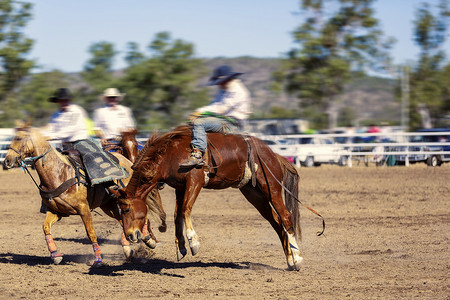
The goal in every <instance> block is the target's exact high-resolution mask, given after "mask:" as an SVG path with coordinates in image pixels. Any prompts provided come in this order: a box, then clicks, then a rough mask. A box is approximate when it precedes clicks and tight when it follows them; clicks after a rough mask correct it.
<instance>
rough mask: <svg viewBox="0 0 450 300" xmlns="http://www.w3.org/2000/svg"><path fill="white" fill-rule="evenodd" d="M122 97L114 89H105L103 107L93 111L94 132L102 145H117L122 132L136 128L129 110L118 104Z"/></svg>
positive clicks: (121, 94) (122, 95)
mask: <svg viewBox="0 0 450 300" xmlns="http://www.w3.org/2000/svg"><path fill="white" fill-rule="evenodd" d="M124 96H125V94H123V93H120V92H119V90H118V89H116V88H107V89H106V90H105V91H104V93H103V95H102V98H103V100H104V101H105V106H103V107H101V108H98V109H96V110H95V111H94V131H95V134H96V135H97V137H99V138H100V139H101V142H102V145H106V144H109V143H119V142H120V140H121V137H122V135H121V132H122V131H125V130H129V129H134V128H135V127H136V124H135V121H134V118H133V114H132V112H131V109H129V108H128V107H125V106H123V105H120V104H119V101H120V100H122V99H123V97H124Z"/></svg>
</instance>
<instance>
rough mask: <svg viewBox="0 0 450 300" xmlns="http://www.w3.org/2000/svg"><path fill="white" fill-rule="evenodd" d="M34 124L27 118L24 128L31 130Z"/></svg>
mask: <svg viewBox="0 0 450 300" xmlns="http://www.w3.org/2000/svg"><path fill="white" fill-rule="evenodd" d="M32 123H33V122H32V120H31V118H27V120H26V121H25V122H24V124H23V125H24V128H30V127H31V124H32Z"/></svg>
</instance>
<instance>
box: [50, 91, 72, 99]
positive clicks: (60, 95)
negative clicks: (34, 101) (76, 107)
mask: <svg viewBox="0 0 450 300" xmlns="http://www.w3.org/2000/svg"><path fill="white" fill-rule="evenodd" d="M72 98H73V96H72V93H70V90H69V89H68V88H59V89H57V90H56V91H55V93H54V95H53V96H52V97H50V98H48V101H50V102H58V100H72Z"/></svg>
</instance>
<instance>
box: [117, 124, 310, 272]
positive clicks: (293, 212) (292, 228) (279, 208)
mask: <svg viewBox="0 0 450 300" xmlns="http://www.w3.org/2000/svg"><path fill="white" fill-rule="evenodd" d="M190 142H191V128H190V127H188V126H180V127H177V128H175V129H174V130H173V131H171V132H168V133H165V134H163V135H160V136H157V135H152V136H151V137H150V138H149V139H148V141H147V143H146V145H145V147H144V149H142V150H141V152H140V153H139V156H138V158H137V160H136V161H135V163H134V165H133V167H132V168H133V175H132V177H131V179H130V181H129V183H128V185H127V186H126V188H125V189H120V190H119V191H118V192H117V195H118V203H119V206H120V208H121V215H122V221H123V228H124V233H125V235H126V237H127V238H128V240H129V241H132V242H137V241H138V238H139V236H141V233H140V229H141V228H142V226H143V224H144V222H145V217H146V213H147V205H146V203H145V198H146V197H147V194H148V193H149V192H150V191H151V190H152V189H153V188H154V187H155V186H156V185H157V183H158V182H165V183H167V184H168V185H169V186H171V187H173V188H174V189H175V195H176V208H175V235H176V239H175V241H176V246H177V258H178V260H180V259H182V258H183V257H184V256H185V255H186V254H187V250H186V247H185V239H184V236H183V229H186V238H187V240H188V241H189V246H190V249H191V253H192V255H195V254H197V252H198V251H199V247H200V242H199V238H198V236H197V234H196V232H195V230H194V228H193V225H192V222H191V218H190V216H191V210H192V207H193V205H194V202H195V200H196V199H197V196H198V194H199V193H200V190H201V189H202V188H207V189H225V188H230V187H234V188H238V189H239V190H240V191H241V193H242V194H243V195H244V196H245V198H247V200H248V201H249V202H250V203H251V204H252V205H253V206H254V207H255V208H256V209H257V210H258V211H259V213H260V214H261V215H262V216H263V217H264V218H265V219H266V220H267V221H268V222H269V223H270V224H271V225H272V227H273V228H274V230H275V231H276V233H277V234H278V237H279V239H280V241H281V244H282V246H283V250H284V253H285V255H286V260H287V264H288V267H289V269H291V270H299V268H300V265H301V262H302V260H303V258H302V256H301V255H300V251H299V247H298V241H300V238H301V232H300V213H299V205H298V203H299V202H298V201H297V198H298V180H299V176H298V173H297V171H296V169H295V168H294V167H293V166H292V164H290V163H289V162H288V161H287V160H286V159H284V158H282V157H280V156H278V155H277V154H275V153H274V152H273V151H272V150H271V149H270V148H269V147H268V146H267V145H266V144H264V143H263V142H262V141H261V140H259V139H257V138H255V137H251V136H243V135H235V134H226V135H224V134H221V133H208V151H207V153H206V154H205V160H206V162H207V164H206V166H204V167H202V168H193V169H181V168H180V163H181V162H182V161H183V160H185V159H186V158H187V157H188V155H189V152H190V151H189V149H190ZM283 186H284V188H285V196H284V200H285V203H286V205H285V204H284V203H283V197H282V195H283Z"/></svg>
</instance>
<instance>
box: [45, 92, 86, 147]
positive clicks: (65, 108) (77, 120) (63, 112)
mask: <svg viewBox="0 0 450 300" xmlns="http://www.w3.org/2000/svg"><path fill="white" fill-rule="evenodd" d="M72 98H73V96H72V94H71V93H70V90H69V89H67V88H60V89H58V90H56V92H55V94H54V95H53V96H52V97H50V98H49V101H50V102H54V103H57V104H58V105H59V110H58V111H57V112H55V113H54V114H53V115H52V116H51V118H50V122H49V124H48V126H47V129H46V130H44V135H46V136H47V137H48V138H49V140H60V141H61V143H62V144H63V146H64V147H70V144H72V143H75V142H77V141H80V140H84V139H87V138H89V133H88V128H87V124H86V119H87V114H86V112H85V111H84V109H83V108H82V107H81V106H79V105H76V104H73V103H72Z"/></svg>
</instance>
